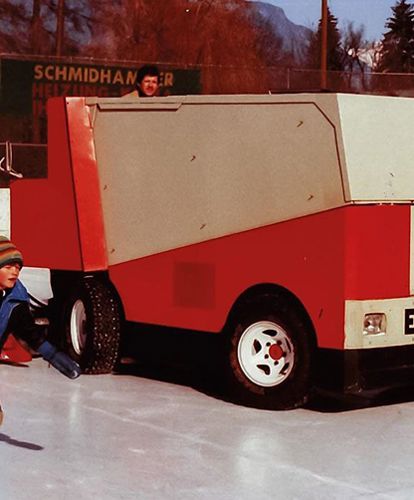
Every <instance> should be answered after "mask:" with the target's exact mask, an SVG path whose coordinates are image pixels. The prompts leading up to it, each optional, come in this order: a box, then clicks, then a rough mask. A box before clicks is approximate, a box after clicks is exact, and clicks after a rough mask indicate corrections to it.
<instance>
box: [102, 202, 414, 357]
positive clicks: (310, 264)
mask: <svg viewBox="0 0 414 500" xmlns="http://www.w3.org/2000/svg"><path fill="white" fill-rule="evenodd" d="M409 217H410V208H409V207H408V206H350V207H344V208H340V209H336V210H331V211H327V212H323V213H320V214H316V215H312V216H308V217H303V218H300V219H296V220H292V221H288V222H283V223H279V224H275V225H271V226H267V227H263V228H259V229H255V230H251V231H246V232H243V233H239V234H235V235H231V236H227V237H223V238H218V239H215V240H211V241H208V242H205V243H200V244H197V245H191V246H188V247H185V248H181V249H177V250H174V251H170V252H165V253H162V254H159V255H155V256H152V257H147V258H144V259H139V260H136V261H133V262H127V263H125V264H121V265H117V266H113V267H111V268H110V277H111V280H112V281H113V283H114V284H115V286H116V288H117V290H118V292H119V294H120V296H121V298H122V302H123V305H124V308H125V313H126V318H127V319H128V320H131V321H140V322H147V323H154V324H162V325H169V326H176V327H181V328H189V329H197V330H205V331H219V330H220V329H221V328H222V326H223V324H224V322H225V320H226V317H227V314H228V312H229V310H230V308H231V306H232V304H233V303H234V301H235V300H236V299H237V297H238V296H239V295H240V294H241V293H242V292H243V291H244V290H246V289H247V288H249V287H251V286H253V285H256V284H259V283H274V284H278V285H281V286H283V287H285V288H287V289H288V290H290V291H291V292H292V293H294V294H295V295H296V296H297V297H298V298H299V300H301V302H302V303H303V304H304V306H305V308H306V310H307V311H308V313H309V315H310V317H311V319H312V321H313V324H314V326H315V329H316V333H317V337H318V343H319V345H320V346H321V347H331V348H339V349H341V348H343V343H344V342H343V341H344V301H345V300H346V299H361V298H367V299H376V298H391V297H403V296H406V295H408V294H409V282H408V276H409V259H408V252H409V227H410V226H409V222H410V218H409ZM377 228H380V229H381V234H384V235H385V234H386V237H384V238H382V239H381V241H379V242H378V244H375V241H376V240H375V234H376V229H377ZM371 233H372V234H373V238H374V240H372V239H371V238H369V235H370V234H371Z"/></svg>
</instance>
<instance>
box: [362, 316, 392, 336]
mask: <svg viewBox="0 0 414 500" xmlns="http://www.w3.org/2000/svg"><path fill="white" fill-rule="evenodd" d="M386 333H387V317H386V316H385V314H383V313H369V314H365V316H364V329H363V334H364V335H385V334H386Z"/></svg>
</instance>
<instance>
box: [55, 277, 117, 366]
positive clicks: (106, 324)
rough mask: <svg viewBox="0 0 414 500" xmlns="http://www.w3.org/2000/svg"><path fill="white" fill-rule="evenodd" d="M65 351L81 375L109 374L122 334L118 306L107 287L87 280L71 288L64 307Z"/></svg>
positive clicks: (113, 364)
mask: <svg viewBox="0 0 414 500" xmlns="http://www.w3.org/2000/svg"><path fill="white" fill-rule="evenodd" d="M63 320H64V330H65V342H66V350H67V352H68V353H69V354H70V356H71V357H73V359H75V360H76V361H77V362H78V363H79V364H80V366H81V368H82V371H83V372H84V373H90V374H101V373H111V372H112V370H113V368H114V366H115V363H116V361H117V357H118V350H119V342H120V335H121V320H120V309H119V304H118V301H117V299H116V297H115V296H114V293H113V292H112V291H111V289H110V288H109V287H107V286H106V285H104V284H103V283H101V282H100V281H98V280H97V279H96V278H93V277H88V278H84V279H82V280H81V281H79V282H78V283H77V284H76V286H75V287H74V288H73V290H72V292H71V293H70V295H69V297H68V299H67V300H66V302H65V307H64V316H63Z"/></svg>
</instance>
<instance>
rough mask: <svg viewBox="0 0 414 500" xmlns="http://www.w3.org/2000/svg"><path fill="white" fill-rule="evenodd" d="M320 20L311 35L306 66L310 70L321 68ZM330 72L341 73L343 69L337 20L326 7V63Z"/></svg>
mask: <svg viewBox="0 0 414 500" xmlns="http://www.w3.org/2000/svg"><path fill="white" fill-rule="evenodd" d="M321 44H322V19H320V20H319V24H318V29H317V31H316V33H313V34H312V35H311V39H310V43H309V51H308V58H307V60H308V65H309V67H311V68H320V67H321ZM327 68H328V70H330V71H342V70H343V68H344V62H343V56H342V48H341V35H340V33H339V30H338V19H337V18H336V17H335V16H334V15H333V14H332V13H331V11H330V9H329V7H328V61H327Z"/></svg>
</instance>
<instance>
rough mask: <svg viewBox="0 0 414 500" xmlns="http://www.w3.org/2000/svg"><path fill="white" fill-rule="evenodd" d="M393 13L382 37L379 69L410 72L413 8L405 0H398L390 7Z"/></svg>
mask: <svg viewBox="0 0 414 500" xmlns="http://www.w3.org/2000/svg"><path fill="white" fill-rule="evenodd" d="M391 10H392V11H393V13H394V15H393V16H392V17H390V18H389V19H388V22H387V23H386V25H385V26H386V28H389V31H388V32H387V33H385V35H384V37H383V39H382V49H381V53H380V57H381V59H380V66H379V69H380V71H389V72H393V73H412V72H413V71H414V9H413V6H412V5H410V4H408V3H407V2H406V0H399V1H398V2H397V3H396V5H395V6H394V7H392V8H391Z"/></svg>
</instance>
